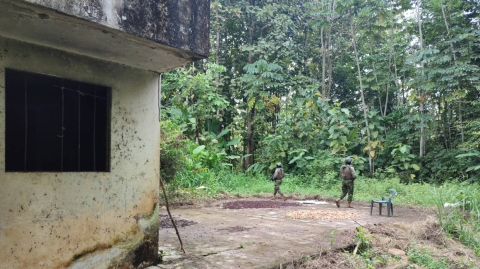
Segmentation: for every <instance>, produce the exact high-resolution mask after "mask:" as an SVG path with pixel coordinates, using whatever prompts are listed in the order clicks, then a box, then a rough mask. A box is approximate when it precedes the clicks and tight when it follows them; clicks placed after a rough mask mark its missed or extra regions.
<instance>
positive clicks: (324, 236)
mask: <svg viewBox="0 0 480 269" xmlns="http://www.w3.org/2000/svg"><path fill="white" fill-rule="evenodd" d="M252 201H253V202H254V204H255V203H256V204H265V202H271V203H273V204H276V203H278V207H276V206H275V207H274V208H243V209H224V208H223V205H225V204H228V203H229V202H236V203H234V204H249V202H252ZM327 201H328V200H327ZM245 202H247V203H245ZM289 202H290V203H293V204H292V205H288V206H286V207H283V206H281V205H282V203H285V202H283V201H265V199H258V198H249V199H248V198H247V199H233V200H232V199H231V200H224V201H211V202H208V203H206V204H204V205H197V206H181V207H178V208H175V209H173V210H172V214H173V215H174V218H176V219H178V220H184V221H188V222H189V223H190V222H195V223H196V224H193V225H190V226H186V227H179V230H180V234H181V236H182V240H183V242H184V247H185V250H186V252H187V254H186V255H185V254H183V253H181V252H180V251H179V243H178V239H177V237H176V234H175V231H174V229H173V228H164V229H160V234H159V236H160V248H159V249H160V250H161V251H163V253H164V254H165V255H164V262H163V263H162V264H159V265H158V267H159V268H274V267H275V266H279V265H280V264H284V265H285V264H294V262H295V261H297V260H299V259H302V258H303V257H305V256H307V255H309V256H312V257H313V256H318V255H319V254H320V253H323V252H325V251H326V250H329V249H341V248H348V247H349V246H351V245H352V244H353V243H354V242H353V239H354V238H355V235H356V233H357V231H356V229H355V228H356V227H359V226H363V227H377V226H378V227H390V226H391V225H392V224H393V223H406V224H405V225H411V224H413V223H415V222H418V221H425V220H426V218H427V216H429V215H431V214H432V212H431V210H429V209H422V208H416V207H401V206H397V207H396V208H395V209H396V210H395V215H394V216H393V217H390V218H389V217H387V216H385V215H378V207H377V208H374V211H373V212H374V213H373V215H372V216H371V215H370V204H367V203H358V202H354V203H353V206H354V208H353V209H350V208H345V207H341V208H337V207H336V206H335V204H334V203H331V201H330V204H327V205H316V204H305V205H302V204H300V203H298V204H299V205H300V206H298V205H297V203H295V202H294V201H289ZM250 204H251V203H250ZM273 204H272V207H273ZM283 205H285V204H283ZM298 210H308V211H311V212H316V211H319V212H320V211H321V212H324V213H325V214H329V213H330V214H331V215H334V214H335V213H341V214H345V215H350V217H353V218H352V219H344V220H324V219H314V218H305V219H294V218H291V217H288V216H287V212H289V211H298ZM162 211H164V210H161V213H162V214H164V212H162ZM352 213H353V215H352ZM177 223H178V222H177ZM379 225H381V226H379ZM331 231H337V232H336V233H334V234H331ZM332 239H333V240H332ZM350 268H354V267H350Z"/></svg>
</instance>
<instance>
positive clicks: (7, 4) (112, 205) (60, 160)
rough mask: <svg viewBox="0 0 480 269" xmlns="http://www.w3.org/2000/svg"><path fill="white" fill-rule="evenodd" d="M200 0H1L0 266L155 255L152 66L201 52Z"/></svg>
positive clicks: (140, 261) (131, 262)
mask: <svg viewBox="0 0 480 269" xmlns="http://www.w3.org/2000/svg"><path fill="white" fill-rule="evenodd" d="M209 9H210V3H209V0H131V1H124V0H89V1H79V0H0V184H1V186H0V261H1V262H0V268H8V269H13V268H96V269H98V268H142V267H145V266H147V265H149V264H151V263H152V262H155V261H156V259H157V254H158V191H159V130H160V124H159V96H160V90H161V89H160V80H159V73H162V72H165V71H167V70H170V69H172V68H175V67H178V66H182V65H185V64H186V63H189V62H192V61H195V60H199V59H203V58H205V57H207V56H208V52H209V14H210V10H209Z"/></svg>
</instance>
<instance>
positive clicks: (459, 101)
mask: <svg viewBox="0 0 480 269" xmlns="http://www.w3.org/2000/svg"><path fill="white" fill-rule="evenodd" d="M439 2H440V6H441V7H442V14H443V20H444V22H445V28H447V35H449V34H450V33H449V32H450V27H449V26H448V22H447V16H445V7H444V5H443V1H439ZM450 48H451V49H452V54H453V62H454V63H455V65H457V56H456V55H455V52H454V51H453V44H450ZM457 90H458V91H460V87H459V86H458V85H457ZM458 99H459V100H458V119H459V120H460V132H461V135H462V144H463V143H465V137H464V132H463V120H462V98H458Z"/></svg>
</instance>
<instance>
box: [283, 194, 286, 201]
mask: <svg viewBox="0 0 480 269" xmlns="http://www.w3.org/2000/svg"><path fill="white" fill-rule="evenodd" d="M282 198H283V201H287V196H285V194H283V193H282Z"/></svg>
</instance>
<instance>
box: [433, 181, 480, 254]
mask: <svg viewBox="0 0 480 269" xmlns="http://www.w3.org/2000/svg"><path fill="white" fill-rule="evenodd" d="M433 194H434V197H435V204H436V206H437V210H438V211H437V212H438V220H439V222H440V225H441V226H442V227H443V228H444V229H445V231H446V232H448V233H450V234H451V235H452V236H454V237H455V238H457V239H458V240H459V241H460V242H462V243H464V244H465V245H467V246H471V247H472V248H473V249H474V250H475V252H476V254H477V256H480V218H479V217H480V189H479V186H477V185H473V186H467V187H464V188H461V189H452V188H447V187H446V186H442V187H439V188H435V189H434V191H433Z"/></svg>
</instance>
